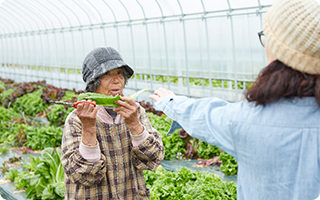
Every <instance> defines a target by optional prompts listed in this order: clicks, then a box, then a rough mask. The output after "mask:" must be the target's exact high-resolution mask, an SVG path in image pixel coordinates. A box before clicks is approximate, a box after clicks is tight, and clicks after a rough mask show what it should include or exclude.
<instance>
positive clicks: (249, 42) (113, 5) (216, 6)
mask: <svg viewBox="0 0 320 200" xmlns="http://www.w3.org/2000/svg"><path fill="white" fill-rule="evenodd" d="M272 3H273V1H272V0H271V1H270V0H219V1H212V0H170V1H169V0H55V1H50V0H6V1H4V2H3V3H2V4H1V6H0V46H1V47H0V63H1V64H0V77H1V78H10V79H13V80H15V81H17V82H29V81H38V80H46V81H47V83H48V84H52V85H55V86H57V87H62V88H70V89H72V88H75V89H76V90H84V82H83V80H82V76H81V68H82V61H83V59H84V57H85V55H86V54H87V53H88V52H89V51H90V50H91V49H93V48H94V47H97V46H112V47H114V48H115V49H117V50H118V51H119V52H120V53H121V55H122V56H123V58H124V61H125V62H127V63H128V64H129V65H131V66H132V67H133V69H134V70H135V75H134V77H133V78H132V80H130V81H129V83H128V84H127V85H126V90H125V92H127V93H128V92H132V91H131V90H133V91H135V90H139V89H142V88H148V89H149V90H150V91H151V92H152V91H153V90H155V89H157V88H158V87H165V88H168V89H170V90H173V91H174V92H175V93H176V94H178V95H186V96H190V97H195V98H199V97H208V96H217V97H220V98H223V99H226V100H228V101H237V100H239V99H241V98H242V93H243V91H244V90H245V89H246V87H247V86H248V85H250V83H251V82H253V81H254V79H255V78H256V76H257V74H258V73H259V71H260V70H261V68H262V67H264V66H265V65H266V58H265V56H264V49H263V48H262V47H261V46H260V44H259V41H258V37H257V32H259V31H261V30H262V19H263V15H264V14H265V12H266V11H267V9H268V8H269V7H270V6H271V4H272ZM142 98H143V96H142Z"/></svg>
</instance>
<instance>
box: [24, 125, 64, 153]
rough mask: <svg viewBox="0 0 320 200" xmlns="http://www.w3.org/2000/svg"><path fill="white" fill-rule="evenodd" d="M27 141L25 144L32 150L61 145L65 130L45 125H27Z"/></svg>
mask: <svg viewBox="0 0 320 200" xmlns="http://www.w3.org/2000/svg"><path fill="white" fill-rule="evenodd" d="M26 133H27V135H28V136H27V140H28V141H27V142H26V143H25V144H24V145H25V146H27V147H29V148H30V149H32V150H42V149H44V148H47V147H58V146H61V140H62V135H63V132H62V130H61V128H60V127H59V128H55V127H53V126H43V127H41V128H34V127H32V126H29V127H27V129H26Z"/></svg>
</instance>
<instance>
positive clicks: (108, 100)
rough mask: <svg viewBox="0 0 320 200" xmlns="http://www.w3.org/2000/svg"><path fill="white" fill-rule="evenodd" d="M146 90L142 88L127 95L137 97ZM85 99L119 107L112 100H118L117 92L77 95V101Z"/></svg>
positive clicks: (102, 104)
mask: <svg viewBox="0 0 320 200" xmlns="http://www.w3.org/2000/svg"><path fill="white" fill-rule="evenodd" d="M147 91H148V90H147V89H143V90H140V91H138V92H137V93H135V94H133V95H128V97H131V98H132V99H135V98H137V96H139V95H140V94H142V93H143V92H147ZM87 99H91V100H92V101H95V102H96V104H98V105H101V106H106V107H119V105H118V104H115V103H114V102H115V101H117V100H120V99H121V98H120V96H119V94H117V95H115V96H112V95H104V94H100V93H93V92H87V93H81V94H80V95H79V96H78V101H82V100H87Z"/></svg>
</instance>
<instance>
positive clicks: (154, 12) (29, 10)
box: [0, 0, 274, 36]
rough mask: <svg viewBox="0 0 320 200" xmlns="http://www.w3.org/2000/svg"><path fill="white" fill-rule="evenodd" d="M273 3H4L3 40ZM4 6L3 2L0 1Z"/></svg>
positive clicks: (103, 0)
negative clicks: (29, 34)
mask: <svg viewBox="0 0 320 200" xmlns="http://www.w3.org/2000/svg"><path fill="white" fill-rule="evenodd" d="M273 2H274V0H219V1H212V0H116V1H115V0H56V1H50V0H5V1H3V2H2V4H1V5H0V36H1V35H2V36H6V35H11V34H22V33H24V34H28V33H31V34H33V33H35V32H37V31H44V32H47V31H49V32H50V31H52V32H55V31H59V30H64V31H65V30H67V29H70V30H71V29H79V28H84V27H88V28H92V27H96V26H98V27H99V26H101V27H103V26H113V25H115V24H117V25H120V24H123V25H128V24H130V23H141V22H142V23H149V22H152V21H154V20H156V21H157V22H159V20H170V19H172V18H181V17H182V18H183V17H188V16H192V15H199V14H202V15H203V16H206V15H210V14H211V15H214V14H216V15H219V14H220V15H221V14H223V15H230V14H232V13H236V12H241V11H244V10H248V9H256V10H261V9H263V8H267V7H270V5H271V4H272V3H273ZM0 3H1V1H0Z"/></svg>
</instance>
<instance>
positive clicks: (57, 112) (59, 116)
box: [47, 104, 66, 126]
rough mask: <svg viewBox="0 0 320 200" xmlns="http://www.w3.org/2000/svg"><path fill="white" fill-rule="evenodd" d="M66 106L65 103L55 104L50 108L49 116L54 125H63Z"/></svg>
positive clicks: (51, 123)
mask: <svg viewBox="0 0 320 200" xmlns="http://www.w3.org/2000/svg"><path fill="white" fill-rule="evenodd" d="M65 110H66V109H65V107H64V106H63V105H58V104H54V105H52V106H50V107H49V108H48V110H47V111H48V113H47V117H48V120H49V122H50V125H52V126H61V125H62V124H63V118H64V114H65V113H64V112H65Z"/></svg>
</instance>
